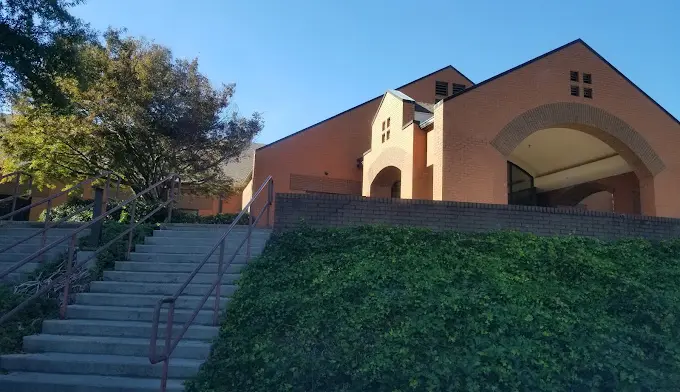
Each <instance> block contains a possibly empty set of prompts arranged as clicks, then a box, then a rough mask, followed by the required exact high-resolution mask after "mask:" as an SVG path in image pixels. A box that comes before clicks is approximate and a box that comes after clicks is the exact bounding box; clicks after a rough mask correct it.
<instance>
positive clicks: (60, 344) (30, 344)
mask: <svg viewBox="0 0 680 392" xmlns="http://www.w3.org/2000/svg"><path fill="white" fill-rule="evenodd" d="M158 347H159V352H162V350H163V343H162V342H161V341H159V342H158ZM24 351H25V352H27V353H49V352H52V353H69V354H102V355H127V356H133V357H144V356H147V355H149V339H137V338H118V337H110V336H79V335H47V334H40V335H31V336H25V337H24ZM209 353H210V343H208V342H201V341H196V340H186V339H183V340H182V341H181V342H180V343H179V344H178V345H177V347H176V348H175V351H173V354H172V355H173V358H186V359H200V360H205V359H206V358H207V357H208V354H209Z"/></svg>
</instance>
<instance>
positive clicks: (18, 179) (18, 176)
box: [0, 170, 33, 220]
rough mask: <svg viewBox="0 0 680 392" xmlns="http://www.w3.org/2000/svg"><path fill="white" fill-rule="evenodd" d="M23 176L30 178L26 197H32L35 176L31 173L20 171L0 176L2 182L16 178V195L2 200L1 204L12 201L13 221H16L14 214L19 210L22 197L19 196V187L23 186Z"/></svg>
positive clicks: (11, 213)
mask: <svg viewBox="0 0 680 392" xmlns="http://www.w3.org/2000/svg"><path fill="white" fill-rule="evenodd" d="M22 175H23V176H26V177H28V185H27V188H28V191H27V192H26V195H25V196H28V197H30V196H31V191H32V188H33V176H32V175H31V174H30V173H26V172H24V171H21V170H19V171H15V172H11V173H7V174H4V175H2V176H0V182H1V181H2V180H4V179H5V178H8V177H14V193H13V194H12V196H9V197H5V198H3V199H0V204H3V203H5V202H8V201H10V200H12V211H11V212H10V215H11V217H12V220H14V214H13V212H14V210H16V208H17V200H18V199H19V198H21V197H22V195H20V194H19V187H20V186H21V176H22Z"/></svg>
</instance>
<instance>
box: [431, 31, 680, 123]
mask: <svg viewBox="0 0 680 392" xmlns="http://www.w3.org/2000/svg"><path fill="white" fill-rule="evenodd" d="M579 43H580V44H582V45H583V46H585V48H586V49H588V50H589V51H591V52H592V53H593V54H594V55H595V56H597V57H598V58H599V59H600V60H602V61H603V62H604V63H605V64H607V66H609V68H611V69H612V70H614V72H616V73H617V74H619V75H620V76H621V77H622V78H623V79H624V80H625V81H627V82H628V83H630V85H631V86H633V87H634V88H635V89H636V90H638V91H639V92H640V93H642V95H644V96H645V97H647V99H649V100H650V101H651V102H652V103H654V104H655V105H656V106H657V107H658V108H659V109H661V110H662V111H663V112H664V113H666V115H668V117H670V118H671V119H673V120H674V121H675V122H676V123H678V124H679V125H680V121H679V120H678V119H677V118H675V116H673V115H672V114H671V113H670V112H669V111H668V110H666V109H665V108H664V107H663V106H661V105H660V104H659V103H658V102H656V101H655V100H654V98H652V97H650V96H649V95H648V94H647V93H646V92H644V91H643V90H642V89H641V88H640V87H638V85H637V84H635V83H633V81H631V80H630V79H628V77H627V76H626V75H624V74H623V73H622V72H621V71H619V70H618V69H616V67H614V66H613V65H612V63H610V62H609V61H607V59H605V58H604V57H602V55H600V54H599V53H597V52H596V51H595V49H593V48H592V47H591V46H590V45H588V44H587V43H586V42H585V41H583V40H582V39H581V38H578V39H575V40H573V41H571V42H569V43H567V44H564V45H562V46H560V47H558V48H555V49H553V50H551V51H549V52H547V53H544V54H542V55H540V56H538V57H536V58H533V59H531V60H529V61H527V62H525V63H522V64H520V65H518V66H516V67H513V68H510V69H509V70H507V71H505V72H501V73H499V74H498V75H496V76H492V77H490V78H489V79H486V80H484V81H482V82H479V83H477V84H475V85H473V86H470V87H468V88H467V89H465V90H463V91H461V92H459V93H456V94H452V95H449V96H448V97H446V98H444V99H443V100H442V101H443V102H446V101H448V100H450V99H453V98H456V97H459V96H461V95H463V94H467V93H468V92H470V91H472V90H475V89H477V88H479V87H481V86H484V85H485V84H487V83H491V82H493V81H494V80H496V79H500V78H502V77H503V76H505V75H507V74H510V73H512V72H514V71H517V70H518V69H521V68H523V67H525V66H527V65H529V64H532V63H535V62H536V61H538V60H541V59H543V58H545V57H548V56H550V55H551V54H553V53H556V52H559V51H560V50H562V49H565V48H568V47H570V46H572V45H575V44H579Z"/></svg>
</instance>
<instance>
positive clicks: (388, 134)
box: [385, 131, 390, 140]
mask: <svg viewBox="0 0 680 392" xmlns="http://www.w3.org/2000/svg"><path fill="white" fill-rule="evenodd" d="M386 135H387V137H386V138H385V139H386V140H390V131H387V133H386Z"/></svg>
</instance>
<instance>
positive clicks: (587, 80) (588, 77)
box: [583, 73, 593, 84]
mask: <svg viewBox="0 0 680 392" xmlns="http://www.w3.org/2000/svg"><path fill="white" fill-rule="evenodd" d="M583 83H586V84H593V75H591V74H587V73H584V74H583Z"/></svg>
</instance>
